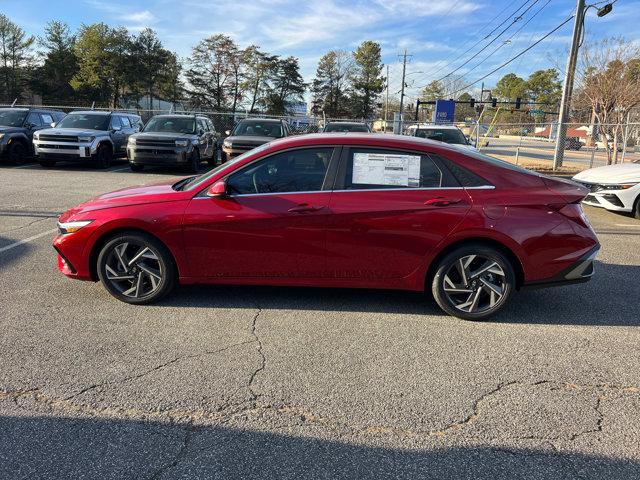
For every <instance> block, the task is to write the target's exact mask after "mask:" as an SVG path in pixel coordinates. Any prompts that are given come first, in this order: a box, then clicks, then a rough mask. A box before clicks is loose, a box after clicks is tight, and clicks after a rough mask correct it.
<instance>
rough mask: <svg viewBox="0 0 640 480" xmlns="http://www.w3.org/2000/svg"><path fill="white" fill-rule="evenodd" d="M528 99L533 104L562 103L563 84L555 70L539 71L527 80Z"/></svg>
mask: <svg viewBox="0 0 640 480" xmlns="http://www.w3.org/2000/svg"><path fill="white" fill-rule="evenodd" d="M526 95H527V97H528V98H529V99H530V100H531V101H533V102H543V103H548V104H550V105H554V106H555V105H556V104H559V103H560V97H561V96H562V82H560V80H559V75H558V71H557V70H556V69H555V68H549V69H547V70H537V71H535V72H533V73H532V74H531V75H529V78H528V79H527V89H526Z"/></svg>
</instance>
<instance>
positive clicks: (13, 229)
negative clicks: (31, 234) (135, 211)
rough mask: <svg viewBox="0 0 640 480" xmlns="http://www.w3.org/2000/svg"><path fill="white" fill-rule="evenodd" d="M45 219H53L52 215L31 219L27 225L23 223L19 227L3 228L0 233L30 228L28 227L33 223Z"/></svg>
mask: <svg viewBox="0 0 640 480" xmlns="http://www.w3.org/2000/svg"><path fill="white" fill-rule="evenodd" d="M45 220H51V218H50V217H42V218H37V219H36V220H31V221H30V222H29V223H27V224H25V225H21V226H19V227H15V228H10V229H9V230H2V231H1V232H0V234H2V235H4V234H6V233H11V232H17V231H18V230H22V229H25V228H28V227H30V226H32V225H35V224H36V223H40V222H43V221H45Z"/></svg>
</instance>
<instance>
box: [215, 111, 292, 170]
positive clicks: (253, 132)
mask: <svg viewBox="0 0 640 480" xmlns="http://www.w3.org/2000/svg"><path fill="white" fill-rule="evenodd" d="M225 133H226V134H227V135H229V136H228V137H227V138H225V139H224V142H223V143H222V163H224V162H226V161H228V160H230V159H232V158H233V157H235V156H238V155H241V154H243V153H245V152H247V151H249V150H251V149H252V148H255V147H257V146H260V145H262V144H264V143H267V142H270V141H271V140H274V139H276V138H282V137H288V136H289V135H291V129H290V128H289V124H288V123H287V122H285V121H284V120H278V119H269V118H245V119H244V120H240V121H239V122H238V123H237V125H236V126H235V127H234V129H233V131H229V130H227V131H226V132H225Z"/></svg>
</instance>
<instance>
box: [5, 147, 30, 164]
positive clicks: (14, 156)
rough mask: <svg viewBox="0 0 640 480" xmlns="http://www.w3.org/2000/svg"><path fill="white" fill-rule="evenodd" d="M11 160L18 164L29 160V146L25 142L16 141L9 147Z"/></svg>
mask: <svg viewBox="0 0 640 480" xmlns="http://www.w3.org/2000/svg"><path fill="white" fill-rule="evenodd" d="M8 157H9V161H10V162H11V163H15V164H16V165H22V164H24V163H25V162H26V160H27V148H26V147H25V146H24V143H22V142H20V141H14V142H13V143H12V144H11V147H9V152H8Z"/></svg>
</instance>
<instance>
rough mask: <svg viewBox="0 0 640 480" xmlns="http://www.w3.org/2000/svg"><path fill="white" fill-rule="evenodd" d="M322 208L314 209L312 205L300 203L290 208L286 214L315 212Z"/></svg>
mask: <svg viewBox="0 0 640 480" xmlns="http://www.w3.org/2000/svg"><path fill="white" fill-rule="evenodd" d="M323 208H324V207H316V206H314V205H309V204H308V203H301V204H300V205H297V206H295V207H291V208H290V209H289V210H288V212H289V213H310V212H317V211H318V210H322V209H323Z"/></svg>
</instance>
